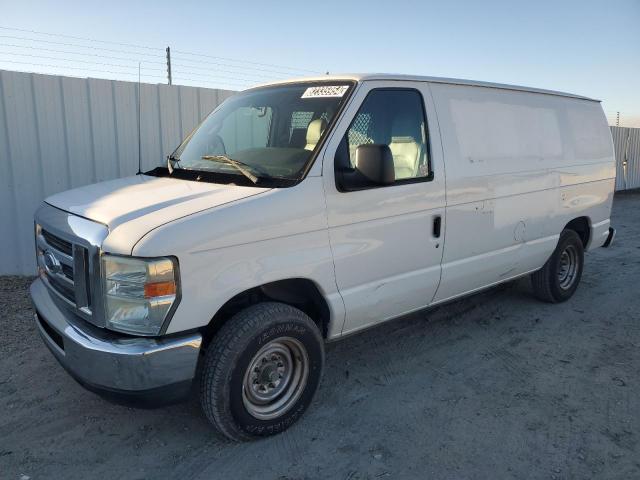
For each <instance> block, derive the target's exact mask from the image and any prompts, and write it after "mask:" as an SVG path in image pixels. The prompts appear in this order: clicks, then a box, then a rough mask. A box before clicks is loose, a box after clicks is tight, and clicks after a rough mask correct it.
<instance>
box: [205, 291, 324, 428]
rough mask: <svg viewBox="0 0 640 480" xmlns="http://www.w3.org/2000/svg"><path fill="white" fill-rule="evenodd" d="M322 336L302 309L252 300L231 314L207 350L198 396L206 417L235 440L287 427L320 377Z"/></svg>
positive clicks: (310, 395)
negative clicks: (246, 306) (251, 304)
mask: <svg viewBox="0 0 640 480" xmlns="http://www.w3.org/2000/svg"><path fill="white" fill-rule="evenodd" d="M323 364H324V348H323V340H322V336H321V335H320V332H319V331H318V328H317V326H316V325H315V323H314V322H313V320H311V319H310V318H309V317H308V316H307V315H306V314H304V313H303V312H302V311H300V310H298V309H296V308H293V307H291V306H289V305H286V304H282V303H271V302H270V303H260V304H257V305H253V306H251V307H249V308H247V309H245V310H243V311H241V312H239V313H238V314H236V315H235V316H234V317H233V318H231V319H230V320H229V321H228V322H227V323H226V324H225V325H224V326H223V327H222V328H221V329H220V331H219V332H218V334H217V335H216V336H215V338H214V339H213V340H212V342H211V344H210V345H209V348H208V349H207V353H206V354H205V358H204V363H203V368H202V376H201V389H200V400H201V404H202V408H203V410H204V412H205V414H206V416H207V418H208V419H209V421H210V422H211V423H212V424H213V425H214V426H215V427H216V428H217V429H218V430H219V431H220V432H221V433H223V434H224V435H225V436H227V437H229V438H231V439H233V440H248V439H251V438H253V437H259V436H268V435H273V434H276V433H279V432H282V431H284V430H286V429H287V428H288V427H289V426H291V425H292V424H293V423H295V422H296V421H297V420H298V419H299V418H300V417H301V416H302V414H303V413H304V411H305V410H306V409H307V407H308V406H309V404H310V403H311V400H312V398H313V395H314V393H315V391H316V389H317V387H318V384H319V382H320V377H321V373H322V367H323Z"/></svg>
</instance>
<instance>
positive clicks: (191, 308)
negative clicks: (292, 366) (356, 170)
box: [132, 176, 344, 337]
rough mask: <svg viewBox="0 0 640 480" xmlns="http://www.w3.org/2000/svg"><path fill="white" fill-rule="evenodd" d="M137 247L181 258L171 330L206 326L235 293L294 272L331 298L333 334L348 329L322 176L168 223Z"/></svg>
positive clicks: (139, 251)
mask: <svg viewBox="0 0 640 480" xmlns="http://www.w3.org/2000/svg"><path fill="white" fill-rule="evenodd" d="M132 254H133V255H137V256H158V255H176V256H177V257H178V261H179V264H180V270H181V280H182V300H181V302H180V305H179V306H178V308H177V310H176V312H175V314H174V317H173V319H172V320H171V324H170V325H169V327H168V330H167V333H174V332H179V331H182V330H188V329H192V328H198V327H201V326H204V325H206V324H207V323H209V321H210V320H211V318H212V317H213V316H214V315H215V313H216V312H217V311H218V310H219V309H220V307H222V306H223V305H224V304H225V303H226V302H227V301H228V300H229V299H231V298H233V297H234V296H235V295H237V294H239V293H241V292H243V291H245V290H247V289H250V288H253V287H256V286H259V285H262V284H265V283H268V282H272V281H276V280H282V279H288V278H305V279H309V280H311V281H313V282H314V283H315V284H316V286H317V287H318V289H319V290H320V293H321V294H322V295H323V296H324V297H325V299H326V300H327V302H328V304H329V310H330V314H331V323H330V325H329V336H330V337H331V336H335V335H336V334H337V333H339V331H340V330H341V329H342V323H343V319H344V305H343V303H342V299H341V297H340V294H339V293H338V291H337V288H336V283H335V277H334V272H333V259H332V256H331V249H330V247H329V237H328V231H327V220H326V214H325V205H324V192H323V186H322V177H312V176H308V177H307V178H306V179H305V180H304V181H303V182H301V183H300V184H298V185H297V186H295V187H292V188H285V189H273V190H270V191H268V192H264V193H263V194H261V195H257V196H255V197H250V198H247V199H244V200H240V201H239V202H236V203H234V204H233V205H232V206H229V207H222V208H214V209H211V210H206V211H204V212H199V213H195V214H193V215H190V216H187V217H183V218H180V219H178V220H176V221H173V222H170V223H167V224H165V225H163V226H161V227H158V228H156V229H154V230H152V231H151V232H149V233H148V234H146V235H145V236H144V237H143V238H142V239H141V240H140V241H139V242H138V243H137V244H136V246H135V247H134V249H133V252H132Z"/></svg>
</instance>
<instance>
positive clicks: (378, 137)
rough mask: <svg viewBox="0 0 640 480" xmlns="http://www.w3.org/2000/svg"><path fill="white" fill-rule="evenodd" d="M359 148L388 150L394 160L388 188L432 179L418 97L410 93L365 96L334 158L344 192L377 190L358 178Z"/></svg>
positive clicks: (379, 91)
mask: <svg viewBox="0 0 640 480" xmlns="http://www.w3.org/2000/svg"><path fill="white" fill-rule="evenodd" d="M361 145H380V146H388V148H389V151H390V153H391V156H392V158H393V172H394V179H393V182H392V183H391V184H401V183H410V182H414V181H420V180H429V179H431V169H430V164H429V148H428V146H429V142H428V138H427V125H426V120H425V113H424V107H423V101H422V96H421V95H420V93H419V92H418V91H417V90H410V89H377V90H372V91H371V92H370V93H369V94H368V95H367V97H366V98H365V100H364V102H363V103H362V106H361V107H360V110H359V111H358V113H357V114H356V116H355V118H354V119H353V121H352V123H351V126H350V127H349V130H347V133H346V135H345V137H344V138H343V141H342V143H341V146H340V148H339V149H338V152H337V155H336V169H337V171H339V170H342V171H343V172H344V173H345V175H343V176H342V184H343V186H346V188H345V189H346V190H354V189H362V188H372V187H374V186H376V185H371V184H369V185H367V183H368V182H367V181H366V180H364V179H362V178H359V175H358V156H357V151H358V147H360V146H361ZM385 150H386V149H385ZM337 173H338V172H337ZM337 178H338V177H337ZM377 186H380V185H377ZM351 187H352V188H351Z"/></svg>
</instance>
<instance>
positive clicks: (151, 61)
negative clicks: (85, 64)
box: [0, 43, 165, 65]
mask: <svg viewBox="0 0 640 480" xmlns="http://www.w3.org/2000/svg"><path fill="white" fill-rule="evenodd" d="M0 46H2V47H13V48H28V49H30V50H42V51H45V52H53V53H63V54H65V55H67V54H68V55H83V56H85V57H98V58H108V59H110V60H123V61H125V62H137V61H138V59H134V58H124V57H112V56H109V55H102V54H98V53H88V52H70V51H69V50H56V49H53V48H45V47H40V46H38V47H34V46H32V45H16V44H12V43H0ZM145 63H153V64H156V65H164V64H165V62H158V61H154V60H145Z"/></svg>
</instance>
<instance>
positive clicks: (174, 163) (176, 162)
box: [167, 154, 182, 173]
mask: <svg viewBox="0 0 640 480" xmlns="http://www.w3.org/2000/svg"><path fill="white" fill-rule="evenodd" d="M167 160H168V162H167V163H168V165H167V166H168V167H169V173H173V169H174V168H176V167H177V168H182V167H181V166H180V158H178V157H174V156H173V154H171V155H169V156H168V157H167Z"/></svg>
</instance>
